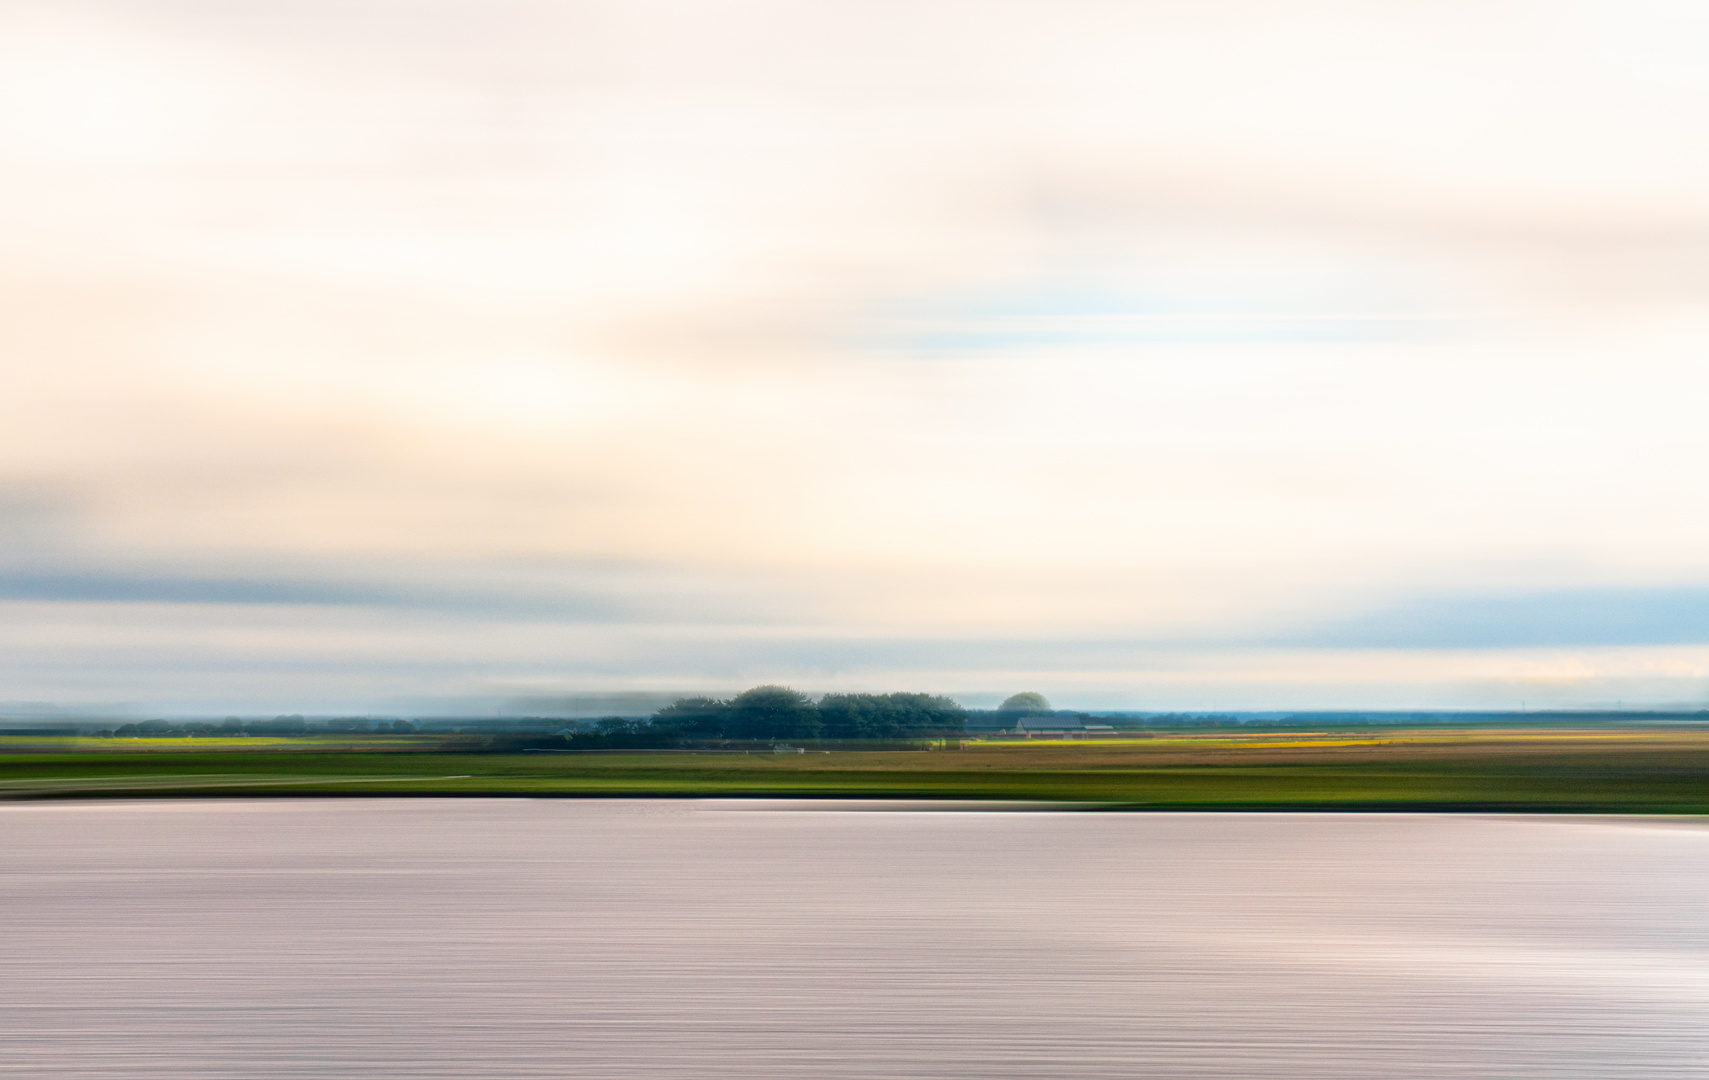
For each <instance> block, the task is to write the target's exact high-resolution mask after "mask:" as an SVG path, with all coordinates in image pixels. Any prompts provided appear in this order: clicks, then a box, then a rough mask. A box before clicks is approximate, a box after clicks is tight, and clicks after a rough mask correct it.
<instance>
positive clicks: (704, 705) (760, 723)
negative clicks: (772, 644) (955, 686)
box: [646, 686, 967, 740]
mask: <svg viewBox="0 0 1709 1080" xmlns="http://www.w3.org/2000/svg"><path fill="white" fill-rule="evenodd" d="M646 723H647V724H648V726H649V728H652V729H661V728H663V729H670V730H674V731H676V732H678V733H680V734H681V735H683V736H687V737H695V738H703V739H704V738H712V739H734V740H768V739H907V738H929V737H932V736H940V737H941V736H942V735H945V734H948V733H951V732H958V731H965V730H967V710H966V709H963V708H962V707H961V706H960V705H957V704H956V703H955V702H953V701H951V700H950V699H949V698H946V697H939V696H937V695H934V694H905V693H897V694H826V695H825V696H824V697H822V698H820V699H819V700H818V701H817V702H815V701H814V700H813V699H812V698H810V697H808V696H807V695H806V694H803V693H801V692H800V691H797V690H791V689H790V688H789V687H787V686H756V687H754V688H753V689H752V690H744V691H742V692H741V693H740V694H737V695H736V696H735V697H733V698H730V699H729V700H728V701H723V700H719V699H716V698H707V697H688V698H679V699H677V700H676V701H673V702H672V703H671V704H669V705H667V706H665V707H664V708H662V709H660V710H659V711H658V712H656V713H654V714H653V716H652V719H651V720H649V721H646Z"/></svg>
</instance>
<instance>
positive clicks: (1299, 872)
mask: <svg viewBox="0 0 1709 1080" xmlns="http://www.w3.org/2000/svg"><path fill="white" fill-rule="evenodd" d="M806 805H808V806H809V807H811V808H808V809H794V810H791V811H787V812H781V811H777V810H765V809H757V808H756V807H755V804H743V803H718V802H693V801H681V802H674V801H646V802H640V801H637V802H623V801H576V800H522V799H515V800H503V799H494V800H463V799H459V800H425V799H423V800H414V799H399V800H349V801H339V800H316V801H231V802H146V803H123V804H121V803H62V804H14V805H9V806H3V807H0V844H3V845H4V847H3V850H4V853H5V863H4V873H3V876H0V904H3V905H4V907H3V916H4V921H3V924H0V947H3V951H0V959H3V960H4V965H3V972H4V977H3V978H0V1010H3V1013H0V1073H4V1074H7V1075H17V1076H31V1077H51V1078H59V1077H90V1078H94V1077H115V1078H117V1077H124V1078H131V1077H136V1078H142V1077H148V1078H154V1077H159V1078H168V1077H170V1078H173V1080H197V1078H204V1077H207V1078H212V1077H220V1078H232V1077H244V1078H266V1080H272V1078H281V1080H282V1078H296V1077H364V1078H370V1077H371V1078H393V1077H396V1078H406V1077H408V1078H430V1077H447V1078H450V1077H456V1078H486V1077H493V1078H500V1077H502V1078H511V1077H515V1078H532V1077H553V1078H563V1077H576V1078H578V1080H580V1078H604V1077H614V1078H616V1077H622V1078H628V1077H649V1078H676V1077H681V1078H690V1077H693V1078H722V1077H745V1078H771V1077H815V1078H818V1077H825V1078H844V1077H847V1078H855V1077H859V1078H874V1080H889V1078H924V1077H946V1078H947V1077H954V1078H970V1080H971V1078H1010V1077H1015V1078H1020V1077H1026V1078H1042V1077H1097V1078H1102V1077H1110V1078H1115V1077H1122V1078H1133V1077H1160V1078H1162V1077H1168V1078H1173V1077H1181V1078H1201V1077H1205V1078H1209V1077H1219V1078H1220V1077H1242V1078H1251V1077H1266V1078H1275V1077H1280V1078H1293V1077H1298V1078H1302V1080H1304V1078H1313V1080H1323V1078H1341V1077H1346V1078H1359V1080H1370V1078H1376V1077H1382V1078H1411V1077H1437V1078H1439V1077H1445V1076H1446V1077H1479V1078H1483V1077H1490V1078H1495V1077H1503V1078H1507V1077H1527V1078H1528V1077H1538V1078H1543V1077H1548V1078H1566V1077H1585V1078H1596V1080H1608V1078H1611V1077H1619V1078H1628V1077H1639V1078H1649V1077H1693V1078H1702V1077H1705V1076H1709V920H1706V918H1705V913H1706V912H1709V830H1705V829H1703V828H1700V827H1697V826H1695V825H1690V824H1685V823H1675V822H1666V821H1645V820H1619V819H1587V818H1551V819H1535V818H1534V819H1519V818H1491V817H1474V816H1427V815H1418V816H1414V815H1333V814H1320V815H1313V814H1275V815H1255V814H1254V815H1234V814H1086V813H1030V812H1009V813H978V812H944V811H931V812H921V811H915V810H907V809H901V810H890V811H873V810H871V809H867V810H865V811H864V812H848V811H845V810H841V809H836V808H834V807H827V806H826V805H825V804H806Z"/></svg>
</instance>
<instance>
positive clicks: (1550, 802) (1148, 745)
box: [0, 728, 1709, 814]
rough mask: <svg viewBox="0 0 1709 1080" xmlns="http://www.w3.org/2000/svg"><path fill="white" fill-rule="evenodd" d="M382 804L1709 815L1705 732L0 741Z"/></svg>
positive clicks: (92, 776) (108, 776) (149, 775)
mask: <svg viewBox="0 0 1709 1080" xmlns="http://www.w3.org/2000/svg"><path fill="white" fill-rule="evenodd" d="M7 743H11V744H12V745H10V746H8V745H6V744H7ZM379 795H387V796H422V795H436V796H457V795H489V796H490V795H514V796H572V797H577V796H579V797H592V796H644V797H669V796H723V797H786V796H800V797H816V798H826V797H878V798H909V799H995V800H1049V801H1067V802H1077V803H1088V804H1096V805H1099V806H1107V807H1112V808H1133V809H1156V810H1183V809H1207V810H1208V809H1230V810H1311V809H1320V810H1335V809H1342V810H1352V809H1357V810H1491V811H1527V812H1579V813H1665V814H1697V813H1706V812H1709V731H1698V730H1694V729H1689V728H1668V729H1655V730H1631V729H1620V730H1548V729H1545V730H1535V729H1525V730H1501V729H1493V730H1492V729H1468V730H1458V731H1454V730H1443V729H1440V728H1430V729H1413V730H1395V729H1386V730H1382V731H1354V732H1349V731H1333V732H1317V733H1312V732H1304V733H1302V732H1289V733H1278V734H1274V735H1269V736H1260V735H1253V734H1251V733H1226V732H1217V733H1203V732H1194V733H1183V734H1179V735H1172V736H1169V737H1159V738H1147V739H1131V740H1117V741H1088V742H1075V743H1032V742H1023V743H1014V742H1008V743H1004V742H981V741H977V740H974V741H971V742H969V743H967V744H966V746H965V748H962V749H939V750H933V751H923V750H922V751H884V752H877V751H872V752H867V751H838V752H832V753H807V754H770V753H729V752H725V753H686V752H672V753H657V752H654V753H643V752H635V753H528V752H503V751H494V750H473V751H471V750H469V749H467V748H466V745H465V746H464V747H463V748H459V749H453V748H451V747H448V746H447V744H446V742H445V741H443V740H436V739H434V738H431V737H420V738H416V737H410V738H404V739H399V738H391V739H363V738H343V739H339V738H327V739H278V740H261V739H229V740H221V739H58V740H33V741H32V740H15V739H7V740H0V798H5V799H13V800H17V799H46V798H59V799H63V798H138V797H162V796H173V797H187V796H198V797H199V796H217V797H227V798H230V797H280V796H297V797H302V796H322V797H325V796H344V797H353V796H379Z"/></svg>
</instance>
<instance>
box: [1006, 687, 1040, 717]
mask: <svg viewBox="0 0 1709 1080" xmlns="http://www.w3.org/2000/svg"><path fill="white" fill-rule="evenodd" d="M997 708H998V709H1000V710H1002V711H1003V712H1044V711H1046V710H1048V709H1049V708H1050V702H1049V701H1048V700H1047V699H1046V698H1045V696H1044V695H1043V694H1040V693H1035V692H1034V691H1032V690H1028V691H1026V692H1024V693H1020V694H1010V695H1009V697H1008V699H1007V700H1005V701H1004V702H1003V704H1001V705H999V706H997Z"/></svg>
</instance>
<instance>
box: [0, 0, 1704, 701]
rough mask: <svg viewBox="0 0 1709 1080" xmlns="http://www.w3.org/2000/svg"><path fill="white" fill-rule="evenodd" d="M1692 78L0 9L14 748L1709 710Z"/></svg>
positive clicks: (1069, 45) (1107, 40) (1060, 15)
mask: <svg viewBox="0 0 1709 1080" xmlns="http://www.w3.org/2000/svg"><path fill="white" fill-rule="evenodd" d="M1704 55H1709V14H1706V13H1705V9H1704V8H1703V6H1702V5H1700V4H1687V3H1653V2H1644V0H1622V2H1620V3H1560V2H1557V3H1548V4H1543V3H1517V2H1503V0H1480V2H1478V3H1469V2H1465V3H1462V2H1458V0H1432V2H1428V3H1424V2H1420V3H1409V2H1387V3H1382V4H1370V3H1352V2H1345V3H1344V2H1340V0H1297V2H1279V3H1277V2H1271V3H1247V2H1239V0H1194V2H1191V3H1187V2H1181V3H1175V2H1141V0H1133V2H1125V3H1124V2H1103V0H1079V2H1076V0H1050V2H1039V3H1031V2H1003V0H981V2H979V3H972V2H961V0H908V2H907V3H901V2H886V0H860V2H858V3H856V2H846V3H845V2H837V0H815V2H814V3H809V4H801V3H767V2H736V0H697V2H694V3H676V2H648V0H628V2H624V3H598V2H574V0H556V2H542V0H480V2H475V0H410V2H407V3H405V2H402V0H397V2H394V0H338V2H336V3H334V2H331V0H218V2H216V0H125V2H122V3H120V2H114V3H102V2H89V0H53V2H52V3H33V2H27V0H25V2H18V0H0V377H3V380H4V381H3V383H0V385H3V387H4V390H3V392H0V702H4V703H8V704H3V705H0V713H6V712H7V710H10V711H11V713H16V714H19V715H22V714H23V713H26V712H29V711H30V710H32V709H35V710H38V711H39V710H41V709H42V708H45V707H46V706H54V707H58V708H62V709H69V710H72V711H77V710H82V711H85V712H88V711H103V710H105V711H109V712H132V713H136V712H149V711H155V712H171V713H177V714H194V715H221V714H227V713H232V714H241V715H251V714H256V715H271V714H275V713H280V712H292V713H294V712H303V713H373V714H376V715H380V714H388V713H393V714H404V713H410V712H416V713H432V712H440V713H459V712H460V713H486V712H492V711H506V710H513V709H517V708H531V709H537V710H543V709H549V708H554V707H568V706H565V705H562V703H563V702H569V701H572V700H591V699H589V698H588V697H587V696H588V695H613V694H615V695H624V694H628V695H639V697H635V698H634V700H641V699H642V698H645V697H646V695H655V696H656V695H671V694H676V693H682V692H691V691H694V692H713V693H722V692H728V691H733V690H738V689H741V688H743V687H745V686H750V685H754V684H757V683H763V682H781V683H786V684H789V685H793V686H796V687H797V688H800V689H803V690H807V691H809V692H822V691H830V690H872V691H887V690H924V691H930V692H936V693H947V694H951V695H953V696H955V697H956V698H957V699H958V700H960V701H962V702H963V703H965V704H968V705H970V706H988V705H992V704H994V703H995V702H997V701H999V700H1001V699H1002V698H1003V697H1005V696H1007V695H1008V694H1010V693H1013V692H1015V691H1018V690H1037V691H1041V692H1043V693H1045V694H1046V695H1047V696H1049V697H1050V698H1051V700H1052V701H1053V702H1055V703H1056V704H1058V705H1059V706H1071V707H1081V708H1112V709H1115V708H1120V709H1138V710H1149V711H1174V710H1214V709H1227V710H1242V709H1304V708H1372V709H1375V708H1387V709H1419V708H1432V709H1461V708H1464V709H1473V708H1477V709H1483V708H1519V707H1530V708H1543V707H1583V708H1588V707H1598V708H1599V707H1604V706H1607V705H1612V704H1615V703H1620V704H1623V705H1625V706H1627V707H1635V706H1640V705H1657V704H1666V705H1688V706H1690V707H1692V708H1696V707H1700V706H1702V705H1704V704H1709V498H1705V497H1704V496H1705V483H1704V481H1703V479H1702V469H1703V467H1704V463H1705V462H1709V424H1706V423H1705V416H1704V403H1705V401H1709V141H1705V140H1704V139H1703V138H1702V133H1703V131H1705V130H1709V66H1706V65H1704V64H1703V63H1702V57H1703V56H1704ZM577 695H581V697H577ZM553 702H559V703H560V705H558V706H554V705H553V704H552V703H553Z"/></svg>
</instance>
